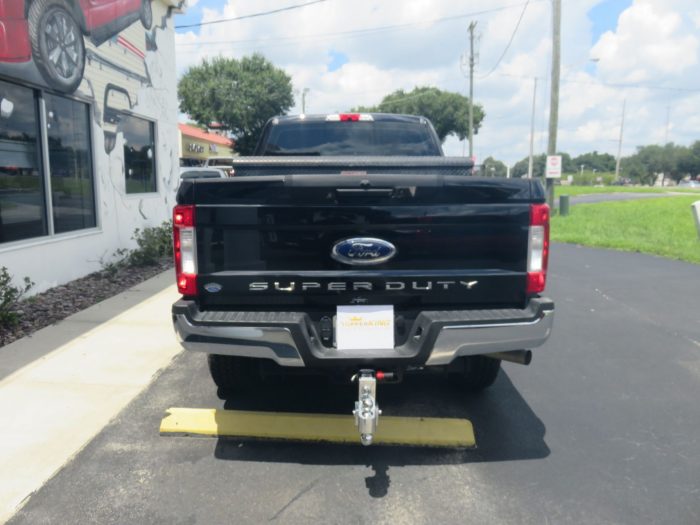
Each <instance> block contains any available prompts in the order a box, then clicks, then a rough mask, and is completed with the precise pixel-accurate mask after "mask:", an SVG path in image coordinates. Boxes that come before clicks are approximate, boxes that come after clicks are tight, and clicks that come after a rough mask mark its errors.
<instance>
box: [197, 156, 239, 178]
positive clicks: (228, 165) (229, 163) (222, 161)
mask: <svg viewBox="0 0 700 525" xmlns="http://www.w3.org/2000/svg"><path fill="white" fill-rule="evenodd" d="M204 167H205V168H213V167H215V168H221V169H224V170H226V173H227V174H228V176H229V177H233V157H209V158H208V159H207V160H205V161H204Z"/></svg>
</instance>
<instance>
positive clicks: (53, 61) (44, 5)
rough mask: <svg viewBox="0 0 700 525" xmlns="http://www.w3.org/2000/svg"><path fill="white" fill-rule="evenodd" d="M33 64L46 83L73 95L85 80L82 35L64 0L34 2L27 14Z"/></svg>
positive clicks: (39, 0) (35, 0)
mask: <svg viewBox="0 0 700 525" xmlns="http://www.w3.org/2000/svg"><path fill="white" fill-rule="evenodd" d="M27 23H28V25H29V41H30V42H31V46H32V57H33V58H34V64H35V65H36V67H37V69H38V70H39V72H40V73H41V76H42V77H43V78H44V81H46V84H47V85H48V86H49V87H51V88H54V89H57V90H58V91H61V92H62V93H72V92H73V91H75V90H76V89H77V88H78V86H79V85H80V82H82V80H83V71H84V69H85V43H84V41H83V32H82V30H81V29H80V26H79V25H78V23H77V22H76V21H75V19H74V18H73V15H72V13H71V9H70V7H69V5H68V4H67V3H66V2H65V0H34V2H32V5H31V7H30V8H29V13H28V15H27Z"/></svg>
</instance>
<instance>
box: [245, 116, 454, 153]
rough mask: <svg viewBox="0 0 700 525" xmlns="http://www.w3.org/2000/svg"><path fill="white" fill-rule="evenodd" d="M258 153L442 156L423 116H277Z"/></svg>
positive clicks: (438, 144)
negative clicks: (364, 118)
mask: <svg viewBox="0 0 700 525" xmlns="http://www.w3.org/2000/svg"><path fill="white" fill-rule="evenodd" d="M257 154H258V155H264V156H275V155H280V156H283V155H300V156H301V155H309V156H339V155H344V156H419V157H430V156H442V154H443V153H442V148H441V146H440V143H439V141H438V139H437V136H436V135H435V132H434V130H433V129H432V127H431V126H430V124H429V123H428V122H427V121H426V120H425V119H418V118H416V119H412V120H374V121H328V120H325V119H319V118H314V119H308V120H307V119H305V120H280V121H279V122H277V123H271V124H268V130H267V133H265V134H264V135H263V138H262V140H261V143H260V144H259V145H258V152H257Z"/></svg>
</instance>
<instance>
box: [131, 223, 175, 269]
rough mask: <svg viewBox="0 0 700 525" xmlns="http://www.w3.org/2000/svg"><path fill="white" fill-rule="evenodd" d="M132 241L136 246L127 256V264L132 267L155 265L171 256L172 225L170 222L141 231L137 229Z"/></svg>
mask: <svg viewBox="0 0 700 525" xmlns="http://www.w3.org/2000/svg"><path fill="white" fill-rule="evenodd" d="M132 239H134V240H135V241H136V244H137V247H136V248H135V249H133V250H131V251H130V252H129V255H128V256H127V259H128V261H127V262H128V264H130V265H132V266H148V265H152V264H157V263H158V262H159V261H160V260H161V259H164V258H166V257H170V256H172V253H173V225H172V223H171V222H170V221H165V222H164V223H163V224H161V225H160V226H153V227H148V228H144V229H143V230H141V229H139V228H137V229H136V230H135V231H134V236H133V237H132Z"/></svg>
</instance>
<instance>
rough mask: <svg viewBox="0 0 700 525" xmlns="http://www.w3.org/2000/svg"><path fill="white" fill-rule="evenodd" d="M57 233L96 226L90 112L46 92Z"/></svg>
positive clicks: (54, 216)
mask: <svg viewBox="0 0 700 525" xmlns="http://www.w3.org/2000/svg"><path fill="white" fill-rule="evenodd" d="M44 99H45V101H46V127H47V137H48V141H49V166H50V171H51V200H52V205H53V220H54V232H55V233H64V232H69V231H75V230H82V229H85V228H92V227H94V226H95V225H96V224H97V222H96V218H95V191H94V180H93V176H92V155H91V145H90V115H89V108H88V106H87V105H86V104H83V103H80V102H76V101H74V100H70V99H67V98H63V97H59V96H56V95H49V94H46V95H45V96H44Z"/></svg>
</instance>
